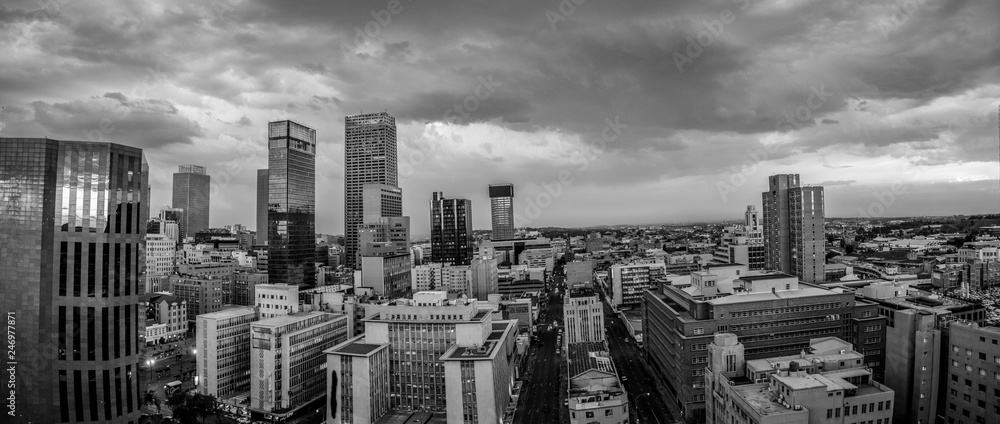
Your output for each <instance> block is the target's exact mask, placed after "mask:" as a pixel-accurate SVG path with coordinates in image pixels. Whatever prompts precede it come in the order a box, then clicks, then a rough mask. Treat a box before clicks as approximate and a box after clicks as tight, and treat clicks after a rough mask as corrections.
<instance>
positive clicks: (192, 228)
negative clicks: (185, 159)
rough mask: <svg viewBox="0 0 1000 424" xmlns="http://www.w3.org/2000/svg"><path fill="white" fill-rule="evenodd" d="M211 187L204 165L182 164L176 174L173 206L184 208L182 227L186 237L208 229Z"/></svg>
mask: <svg viewBox="0 0 1000 424" xmlns="http://www.w3.org/2000/svg"><path fill="white" fill-rule="evenodd" d="M211 187H212V177H210V176H209V175H208V174H206V173H205V167H204V166H198V165H181V166H180V167H179V168H178V169H177V172H176V173H175V174H174V191H173V207H175V208H180V209H184V216H183V219H184V223H183V224H181V228H183V229H184V234H185V236H186V237H194V235H195V234H197V233H198V232H199V231H204V230H207V229H208V214H209V206H210V203H211V202H210V199H209V193H210V192H211Z"/></svg>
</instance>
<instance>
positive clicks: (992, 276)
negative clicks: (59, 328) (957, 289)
mask: <svg viewBox="0 0 1000 424" xmlns="http://www.w3.org/2000/svg"><path fill="white" fill-rule="evenodd" d="M998 286H1000V261H984V260H980V259H974V260H972V261H970V262H967V263H966V264H965V266H964V267H963V268H962V287H963V288H964V289H966V290H969V289H972V290H989V289H992V288H995V287H998Z"/></svg>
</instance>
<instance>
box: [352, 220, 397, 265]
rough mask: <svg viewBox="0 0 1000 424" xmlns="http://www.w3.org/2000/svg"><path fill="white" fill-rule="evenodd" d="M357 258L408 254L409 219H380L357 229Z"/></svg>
mask: <svg viewBox="0 0 1000 424" xmlns="http://www.w3.org/2000/svg"><path fill="white" fill-rule="evenodd" d="M358 245H359V248H358V257H363V256H380V255H385V254H395V253H409V252H410V217H408V216H396V217H381V218H378V219H376V220H375V221H373V222H366V223H364V224H361V226H360V227H359V228H358Z"/></svg>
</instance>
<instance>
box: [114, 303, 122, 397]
mask: <svg viewBox="0 0 1000 424" xmlns="http://www.w3.org/2000/svg"><path fill="white" fill-rule="evenodd" d="M115 308H116V309H117V308H118V307H117V306H116V307H115ZM115 357H118V356H117V355H115ZM115 405H116V406H117V409H118V415H115V416H116V417H120V416H122V369H121V368H115Z"/></svg>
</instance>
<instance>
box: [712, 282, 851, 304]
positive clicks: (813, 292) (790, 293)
mask: <svg viewBox="0 0 1000 424" xmlns="http://www.w3.org/2000/svg"><path fill="white" fill-rule="evenodd" d="M838 294H842V293H839V292H835V291H831V290H828V289H822V288H819V287H808V286H799V289H798V290H778V291H777V292H769V291H768V292H756V293H740V294H733V295H730V296H724V297H719V298H715V299H711V300H707V301H706V302H708V303H711V304H713V305H731V304H735V303H746V302H760V301H765V300H780V299H799V298H804V297H817V296H834V295H838Z"/></svg>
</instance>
